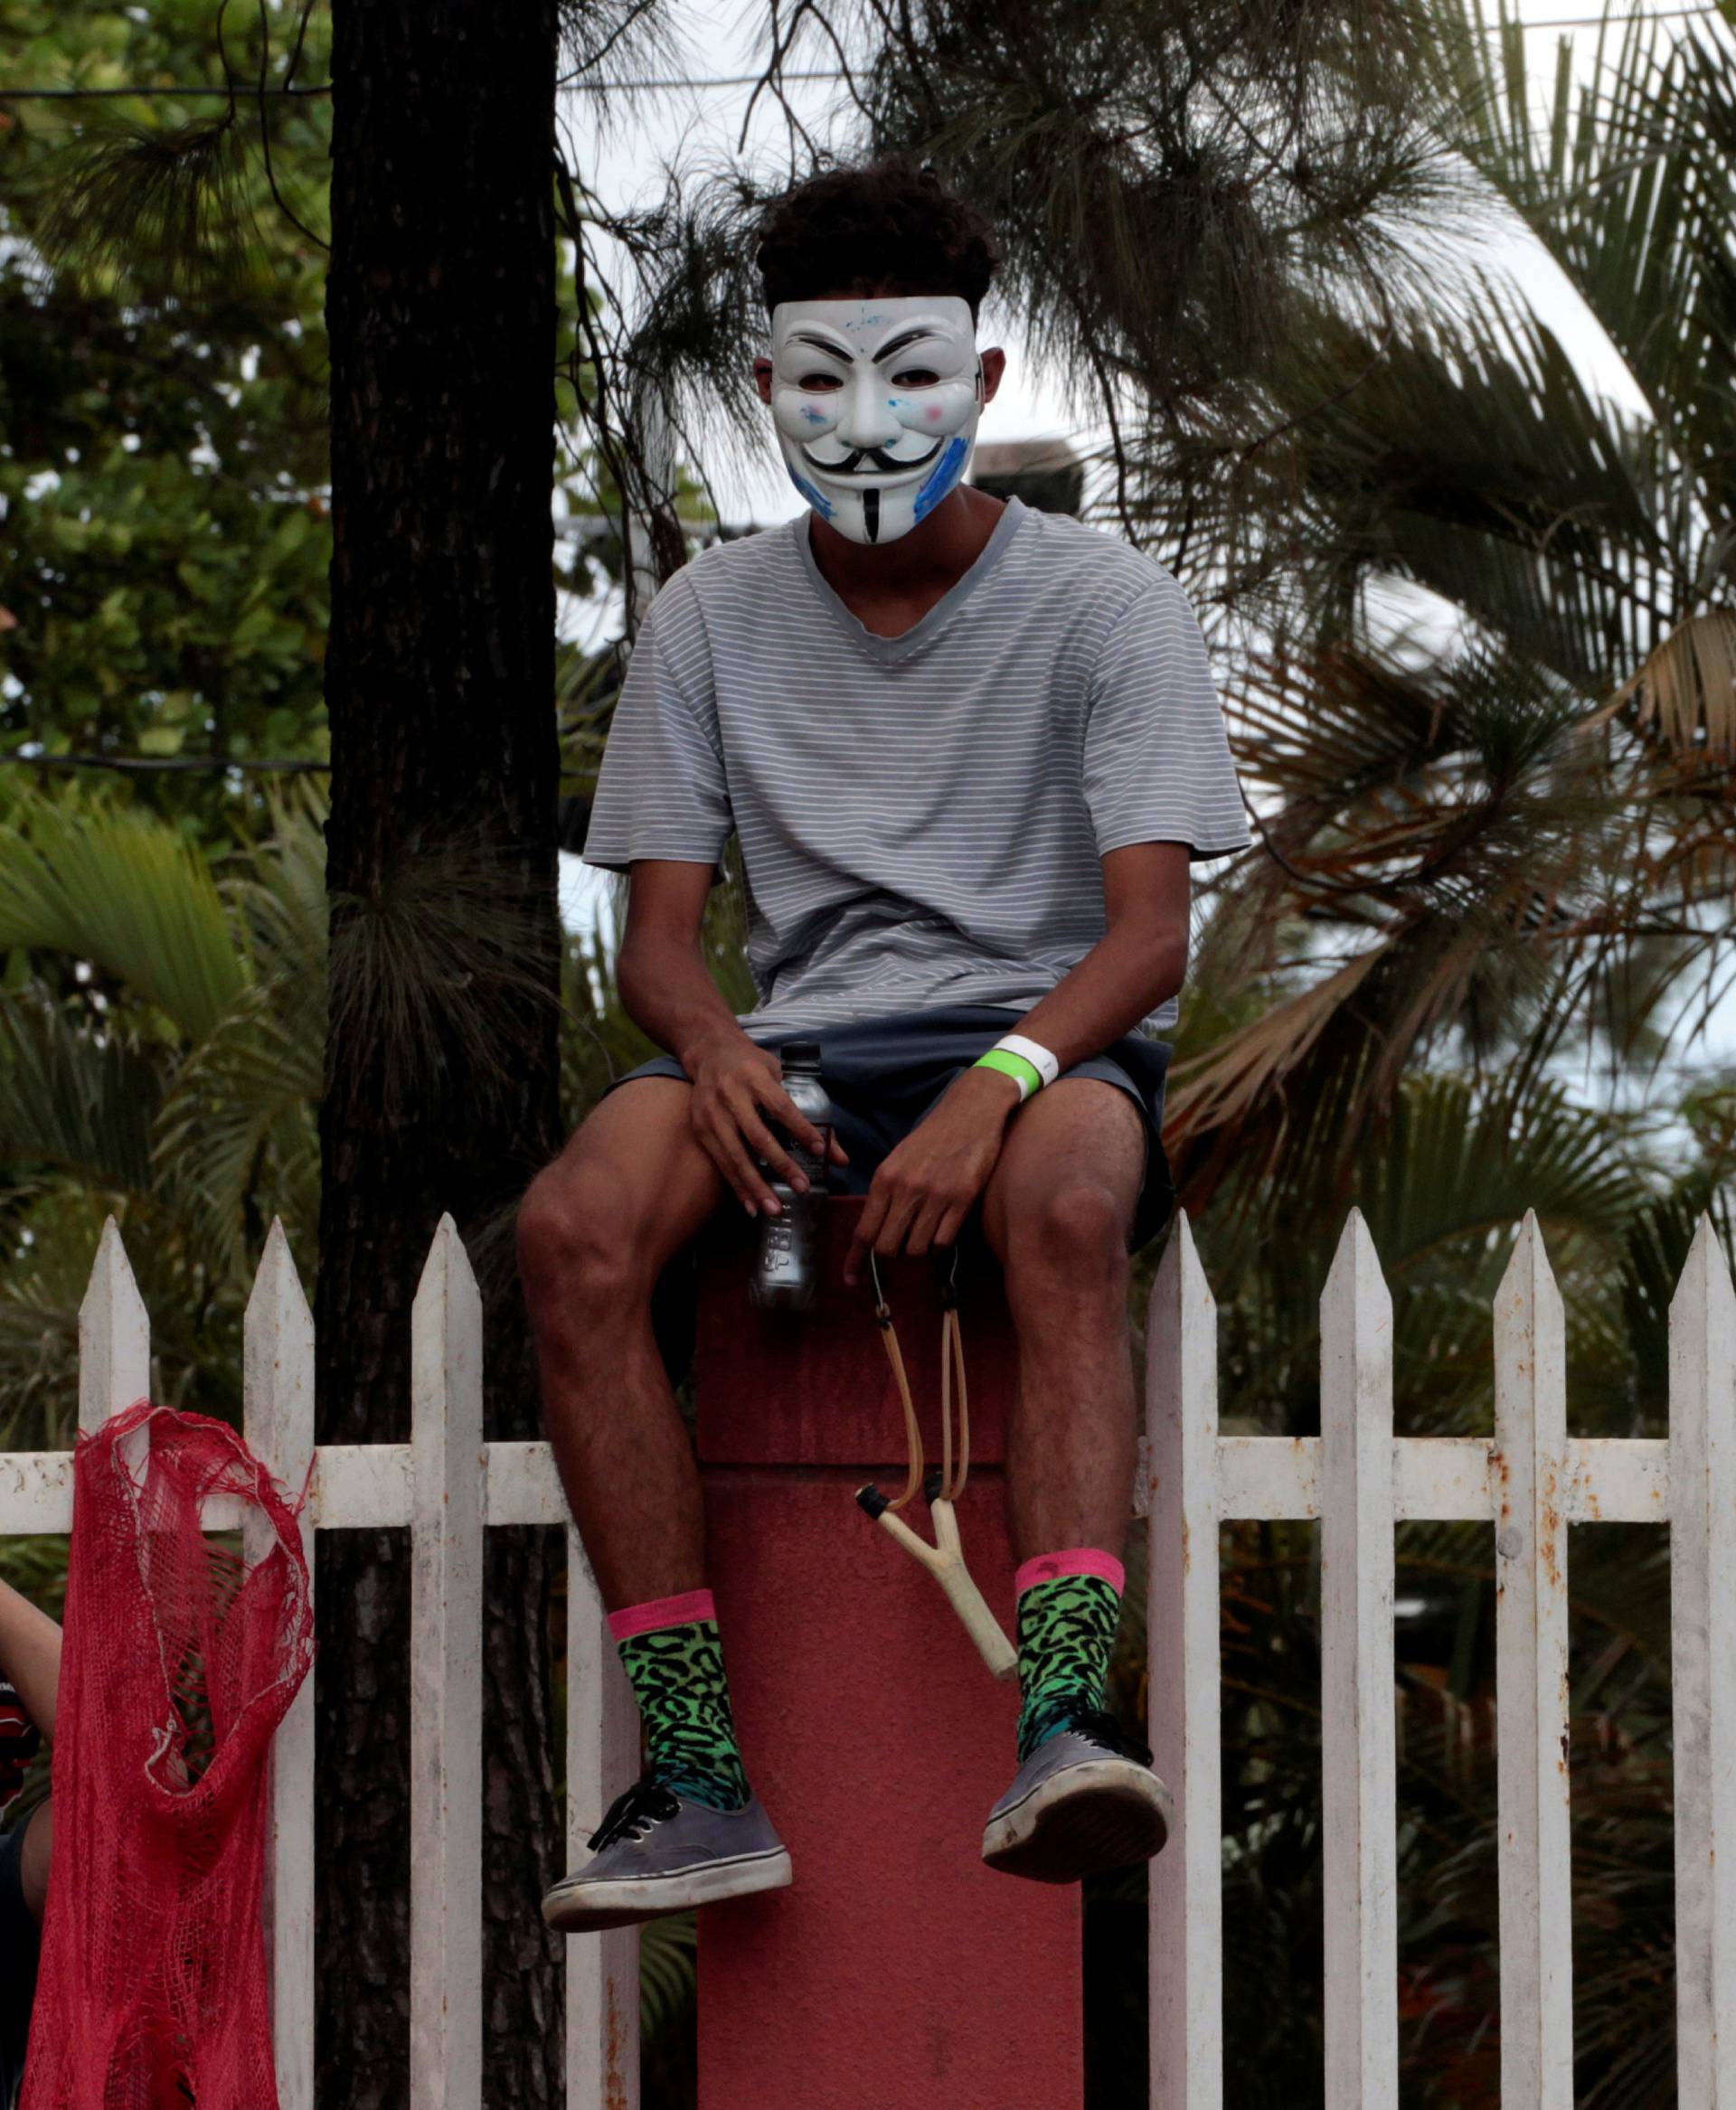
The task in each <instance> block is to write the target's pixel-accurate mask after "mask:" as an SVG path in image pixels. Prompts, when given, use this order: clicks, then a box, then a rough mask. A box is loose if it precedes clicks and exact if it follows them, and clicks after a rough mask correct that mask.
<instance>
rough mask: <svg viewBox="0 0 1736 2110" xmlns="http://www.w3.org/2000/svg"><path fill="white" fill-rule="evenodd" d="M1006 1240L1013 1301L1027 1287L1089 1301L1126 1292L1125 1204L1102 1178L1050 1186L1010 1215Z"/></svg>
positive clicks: (1044, 1293)
mask: <svg viewBox="0 0 1736 2110" xmlns="http://www.w3.org/2000/svg"><path fill="white" fill-rule="evenodd" d="M1005 1242H1006V1253H1005V1266H1006V1276H1007V1287H1008V1290H1009V1292H1010V1293H1011V1294H1012V1295H1013V1297H1014V1302H1015V1304H1016V1303H1017V1302H1018V1301H1020V1296H1019V1293H1020V1291H1021V1290H1022V1289H1026V1288H1028V1289H1031V1290H1034V1291H1036V1292H1037V1293H1039V1294H1043V1295H1054V1294H1056V1293H1064V1294H1065V1295H1068V1296H1069V1297H1071V1298H1075V1299H1078V1298H1086V1299H1089V1300H1091V1301H1093V1302H1096V1301H1100V1300H1102V1299H1106V1298H1107V1299H1114V1300H1119V1299H1120V1298H1123V1297H1125V1295H1126V1294H1127V1275H1128V1262H1127V1207H1126V1203H1125V1202H1124V1201H1122V1199H1121V1198H1120V1197H1119V1196H1118V1194H1117V1193H1116V1192H1115V1191H1114V1190H1113V1189H1112V1188H1111V1187H1109V1186H1108V1185H1107V1184H1105V1183H1103V1182H1099V1181H1095V1180H1068V1181H1063V1182H1061V1183H1060V1184H1058V1185H1056V1186H1055V1187H1052V1189H1051V1190H1050V1191H1049V1192H1047V1193H1046V1194H1044V1195H1042V1196H1040V1197H1038V1198H1037V1199H1036V1200H1034V1201H1032V1202H1031V1203H1030V1204H1029V1206H1027V1207H1026V1208H1025V1209H1024V1210H1019V1211H1018V1212H1016V1213H1015V1214H1014V1215H1012V1216H1010V1217H1009V1219H1008V1221H1007V1226H1006V1238H1005Z"/></svg>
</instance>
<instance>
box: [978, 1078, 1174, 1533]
mask: <svg viewBox="0 0 1736 2110" xmlns="http://www.w3.org/2000/svg"><path fill="white" fill-rule="evenodd" d="M1145 1163H1146V1141H1145V1126H1144V1123H1143V1122H1142V1121H1141V1119H1140V1116H1139V1111H1138V1108H1137V1107H1135V1106H1134V1104H1133V1102H1132V1101H1131V1100H1130V1099H1129V1098H1128V1097H1127V1094H1126V1093H1125V1092H1123V1091H1120V1090H1118V1088H1116V1087H1115V1086H1114V1085H1110V1084H1104V1083H1102V1082H1100V1081H1099V1079H1095V1078H1072V1079H1068V1080H1067V1081H1066V1082H1065V1083H1061V1084H1056V1085H1052V1086H1051V1087H1050V1088H1048V1090H1046V1091H1043V1092H1041V1093H1039V1094H1038V1096H1037V1097H1035V1098H1033V1100H1032V1101H1031V1102H1030V1103H1029V1105H1027V1106H1025V1107H1021V1108H1020V1110H1019V1112H1018V1113H1017V1114H1016V1115H1015V1116H1014V1120H1013V1125H1012V1127H1011V1129H1010V1130H1009V1132H1008V1135H1007V1140H1006V1146H1005V1150H1004V1151H1003V1152H1002V1154H1001V1159H1000V1163H998V1164H997V1165H996V1166H995V1172H994V1174H993V1176H992V1177H991V1179H990V1181H989V1183H988V1187H987V1189H986V1192H985V1195H984V1198H983V1228H984V1229H985V1231H986V1234H987V1237H988V1241H989V1244H990V1245H991V1246H992V1247H993V1248H994V1249H995V1252H996V1254H998V1256H999V1257H1000V1260H1001V1264H1002V1266H1003V1267H1004V1268H1005V1272H1006V1294H1007V1301H1008V1303H1009V1304H1010V1305H1011V1306H1012V1311H1013V1323H1014V1330H1015V1332H1016V1333H1017V1335H1018V1348H1019V1390H1018V1397H1017V1399H1016V1400H1015V1401H1014V1411H1013V1418H1012V1424H1011V1427H1010V1428H1009V1429H1008V1432H1007V1471H1006V1488H1007V1515H1008V1524H1009V1529H1010V1531H1011V1532H1012V1538H1013V1548H1014V1553H1015V1554H1016V1555H1017V1557H1018V1558H1019V1559H1021V1560H1028V1559H1032V1558H1033V1556H1034V1555H1036V1554H1039V1553H1053V1552H1057V1551H1060V1550H1061V1549H1063V1548H1067V1547H1073V1546H1097V1547H1101V1548H1103V1549H1105V1550H1107V1551H1109V1552H1110V1553H1118V1551H1119V1550H1120V1547H1121V1542H1122V1540H1123V1539H1124V1537H1125V1536H1126V1533H1127V1519H1128V1516H1129V1515H1130V1514H1131V1512H1132V1506H1133V1475H1134V1460H1135V1427H1136V1425H1135V1408H1134V1388H1133V1357H1132V1346H1131V1342H1130V1339H1129V1335H1128V1331H1127V1273H1128V1262H1127V1232H1128V1229H1129V1228H1130V1226H1131V1224H1132V1221H1133V1212H1134V1208H1135V1205H1136V1203H1137V1201H1138V1197H1139V1187H1140V1183H1141V1182H1142V1180H1143V1178H1144V1176H1145Z"/></svg>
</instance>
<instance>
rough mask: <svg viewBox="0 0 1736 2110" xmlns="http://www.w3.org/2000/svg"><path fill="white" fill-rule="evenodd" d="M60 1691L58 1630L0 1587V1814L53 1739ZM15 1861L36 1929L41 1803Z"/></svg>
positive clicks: (49, 1836) (49, 1825)
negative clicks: (45, 1743) (38, 1753)
mask: <svg viewBox="0 0 1736 2110" xmlns="http://www.w3.org/2000/svg"><path fill="white" fill-rule="evenodd" d="M60 1686H61V1629H60V1627H59V1625H57V1623H56V1622H55V1621H54V1620H52V1619H51V1618H50V1617H49V1615H48V1614H47V1613H46V1612H44V1611H42V1609H41V1607H40V1606H36V1605H33V1604H32V1603H31V1601H30V1599H29V1598H28V1597H22V1596H21V1595H20V1594H19V1593H18V1591H16V1590H15V1589H14V1588H13V1587H12V1585H11V1584H10V1583H7V1582H0V1808H4V1807H5V1804H7V1803H9V1802H11V1801H12V1800H13V1799H14V1796H15V1795H16V1794H18V1791H19V1789H20V1788H21V1787H22V1786H23V1785H24V1768H25V1766H28V1764H29V1763H30V1760H31V1759H32V1758H33V1757H34V1756H35V1754H36V1751H37V1750H38V1749H39V1747H40V1746H41V1742H42V1738H44V1737H47V1738H51V1739H52V1737H53V1734H54V1717H55V1709H56V1704H57V1701H58V1699H59V1695H60ZM25 1822H26V1823H27V1824H28V1826H29V1829H28V1831H27V1832H25V1833H24V1848H23V1851H22V1854H21V1856H20V1861H19V1880H20V1883H21V1885H22V1887H23V1889H24V1903H25V1904H26V1905H27V1906H28V1907H29V1908H30V1912H31V1916H32V1917H33V1918H34V1919H35V1920H36V1921H37V1922H38V1924H40V1923H41V1920H42V1907H43V1906H44V1905H45V1904H46V1902H47V1898H48V1870H49V1863H50V1860H51V1857H52V1851H53V1842H54V1812H53V1808H52V1804H47V1803H44V1804H42V1807H41V1808H40V1809H37V1810H35V1811H33V1812H32V1813H31V1814H30V1816H29V1817H28V1818H27V1819H26V1820H25Z"/></svg>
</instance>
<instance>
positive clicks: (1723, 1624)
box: [1142, 1210, 1736, 2110]
mask: <svg viewBox="0 0 1736 2110" xmlns="http://www.w3.org/2000/svg"><path fill="white" fill-rule="evenodd" d="M1494 1349H1495V1401H1496V1405H1495V1433H1494V1436H1493V1437H1492V1438H1490V1437H1484V1436H1394V1435H1393V1432H1392V1305H1391V1301H1390V1299H1389V1297H1388V1295H1387V1291H1386V1287H1385V1284H1384V1283H1383V1281H1382V1276H1381V1271H1380V1266H1379V1262H1378V1260H1377V1258H1376V1256H1375V1253H1374V1249H1373V1243H1372V1241H1371V1240H1370V1239H1369V1236H1368V1231H1367V1228H1366V1226H1365V1225H1364V1224H1363V1220H1362V1219H1361V1217H1360V1215H1358V1214H1357V1213H1356V1212H1355V1211H1354V1210H1353V1211H1352V1212H1351V1216H1350V1220H1349V1221H1348V1222H1347V1223H1346V1225H1345V1227H1344V1237H1343V1239H1342V1240H1341V1241H1340V1244H1339V1248H1338V1252H1337V1255H1336V1257H1335V1260H1334V1263H1333V1267H1332V1271H1331V1274H1330V1276H1328V1279H1327V1283H1326V1294H1325V1295H1324V1297H1323V1298H1322V1301H1321V1314H1320V1399H1321V1434H1320V1435H1319V1436H1300V1437H1286V1436H1222V1435H1220V1434H1219V1433H1218V1427H1217V1404H1216V1379H1215V1369H1214V1361H1215V1354H1216V1342H1215V1320H1214V1314H1213V1307H1212V1297H1211V1292H1210V1290H1209V1289H1208V1288H1207V1286H1206V1284H1205V1281H1204V1277H1203V1274H1202V1272H1201V1269H1200V1264H1199V1258H1198V1256H1197V1254H1196V1253H1195V1251H1194V1242H1193V1239H1192V1237H1191V1235H1190V1233H1189V1231H1188V1228H1187V1224H1186V1221H1185V1220H1184V1219H1182V1220H1178V1221H1177V1224H1176V1227H1175V1232H1174V1234H1173V1235H1172V1237H1171V1239H1170V1241H1169V1246H1168V1248H1167V1250H1166V1251H1165V1255H1164V1259H1163V1263H1162V1265H1161V1266H1160V1267H1159V1268H1158V1271H1157V1278H1156V1283H1155V1284H1154V1286H1153V1289H1152V1295H1151V1304H1150V1310H1149V1314H1148V1322H1147V1328H1146V1442H1145V1446H1144V1456H1145V1460H1146V1475H1147V1481H1148V1484H1147V1486H1146V1488H1145V1489H1144V1490H1143V1491H1142V1492H1143V1493H1144V1496H1145V1502H1144V1506H1145V1510H1146V1516H1147V1518H1148V1520H1149V1522H1148V1529H1149V1531H1150V1534H1151V1537H1150V1574H1151V1596H1150V1604H1149V1610H1148V1616H1149V1642H1148V1653H1149V1658H1150V1665H1151V1691H1152V1695H1153V1701H1152V1732H1151V1733H1152V1738H1153V1744H1154V1748H1155V1751H1156V1761H1157V1766H1158V1770H1159V1771H1160V1772H1162V1773H1163V1774H1164V1775H1165V1778H1166V1779H1167V1780H1168V1781H1169V1782H1170V1785H1171V1786H1172V1788H1174V1790H1175V1796H1176V1804H1177V1825H1178V1832H1179V1837H1178V1838H1176V1839H1174V1840H1172V1841H1171V1842H1170V1843H1169V1845H1168V1846H1167V1847H1166V1848H1165V1851H1164V1852H1163V1853H1162V1854H1161V1855H1160V1856H1159V1858H1158V1860H1156V1863H1154V1865H1153V1869H1152V1880H1151V1906H1150V1911H1151V1944H1150V1946H1151V1964H1150V1970H1151V2097H1150V2100H1151V2104H1152V2110H1220V2105H1222V2100H1223V2033H1222V1963H1221V1957H1220V1937H1221V1928H1222V1918H1221V1907H1220V1899H1219V1888H1218V1887H1219V1883H1220V1880H1221V1861H1220V1853H1221V1842H1220V1837H1219V1816H1220V1810H1219V1784H1218V1762H1219V1727H1218V1719H1219V1718H1218V1707H1219V1700H1218V1663H1219V1644H1218V1594H1217V1593H1218V1561H1217V1558H1216V1554H1217V1530H1218V1525H1219V1524H1220V1523H1221V1522H1222V1523H1231V1522H1234V1521H1238V1520H1241V1519H1249V1518H1266V1519H1273V1518H1295V1519H1297V1520H1301V1521H1307V1520H1313V1521H1317V1523H1318V1525H1319V1528H1320V1559H1321V1610H1320V1622H1321V1683H1322V1691H1321V1709H1322V1734H1321V1771H1322V1781H1321V1791H1322V1804H1323V1810H1324V1815H1325V1874H1326V1900H1325V1918H1326V1926H1325V1929H1324V1936H1325V1945H1326V2014H1325V2021H1326V2075H1325V2077H1324V2079H1325V2100H1326V2101H1327V2102H1328V2103H1330V2104H1331V2105H1333V2110H1395V2106H1396V2105H1397V2103H1398V2100H1399V2090H1398V2049H1399V2047H1398V2010H1397V1990H1398V1930H1397V1895H1396V1891H1397V1878H1396V1860H1397V1851H1396V1849H1397V1842H1396V1829H1397V1792H1396V1756H1397V1754H1396V1744H1395V1715H1396V1710H1395V1708H1394V1704H1393V1702H1394V1689H1393V1668H1394V1658H1393V1627H1392V1574H1393V1539H1392V1532H1393V1527H1394V1525H1395V1524H1398V1523H1401V1522H1405V1521H1411V1520H1413V1519H1432V1520H1458V1521H1487V1522H1489V1523H1490V1524H1491V1525H1492V1526H1493V1528H1494V1532H1495V1563H1496V1583H1497V1590H1498V1598H1497V1615H1496V1666H1495V1668H1496V1685H1497V1689H1498V1690H1497V1698H1496V1703H1495V1740H1496V1753H1497V1755H1496V1765H1497V1793H1498V1796H1499V1823H1500V1840H1499V1846H1498V1857H1497V1866H1498V1873H1499V1882H1500V1942H1501V2021H1502V2100H1503V2102H1504V2103H1505V2104H1507V2105H1511V2106H1512V2110H1569V2106H1570V2105H1571V2103H1572V2100H1573V2092H1572V2085H1573V2064H1572V1982H1571V1955H1572V1942H1571V1858H1570V1845H1569V1834H1568V1747H1567V1732H1568V1694H1567V1634H1568V1628H1567V1604H1568V1600H1567V1559H1568V1528H1569V1526H1570V1525H1571V1524H1574V1523H1597V1522H1611V1523H1618V1522H1646V1523H1665V1522H1667V1523H1669V1524H1670V1525H1671V1527H1672V1530H1671V1558H1672V1597H1671V1619H1672V1627H1673V1633H1674V1677H1675V1695H1674V1708H1675V1858H1676V1955H1677V1958H1678V1973H1677V2031H1676V2034H1677V2047H1678V2049H1677V2058H1678V2072H1679V2095H1680V2099H1681V2101H1682V2102H1683V2103H1684V2105H1685V2104H1693V2105H1694V2106H1695V2110H1736V1691H1732V1689H1731V1688H1732V1682H1733V1681H1732V1680H1731V1676H1730V1670H1729V1666H1730V1663H1731V1654H1732V1649H1733V1648H1736V1295H1733V1294H1732V1290H1731V1277H1730V1271H1729V1268H1728V1266H1727V1265H1726V1262H1725V1259H1724V1256H1723V1254H1722V1251H1721V1249H1720V1248H1719V1245H1718V1242H1717V1239H1716V1238H1715V1237H1714V1236H1713V1234H1712V1227H1711V1224H1710V1223H1709V1222H1706V1223H1703V1224H1702V1225H1701V1227H1700V1230H1699V1233H1698V1235H1697V1236H1696V1238H1695V1239H1694V1248H1693V1250H1692V1252H1691V1253H1690V1255H1689V1258H1688V1261H1687V1265H1686V1267H1684V1270H1683V1275H1682V1280H1681V1284H1680V1286H1679V1288H1678V1290H1677V1292H1676V1296H1675V1304H1674V1305H1673V1306H1672V1307H1671V1313H1670V1435H1669V1438H1668V1440H1667V1441H1664V1440H1658V1439H1651V1438H1646V1439H1623V1438H1611V1437H1574V1436H1570V1435H1569V1434H1568V1433H1567V1373H1566V1368H1565V1353H1564V1342H1563V1326H1562V1316H1561V1296H1560V1294H1559V1292H1558V1291H1557V1289H1556V1286H1555V1282H1554V1278H1553V1276H1552V1274H1551V1272H1550V1267H1549V1260H1548V1257H1547V1255H1546V1253H1545V1252H1544V1249H1543V1236H1542V1233H1541V1231H1540V1229H1539V1228H1538V1224H1537V1221H1536V1219H1535V1217H1534V1216H1533V1215H1529V1214H1528V1215H1527V1216H1526V1218H1525V1220H1524V1225H1523V1226H1522V1228H1521V1230H1520V1234H1519V1237H1518V1239H1517V1240H1516V1242H1515V1245H1514V1254H1513V1258H1512V1261H1511V1263H1510V1265H1509V1267H1508V1268H1507V1271H1506V1275H1505V1278H1504V1280H1503V1282H1502V1285H1501V1288H1500V1291H1499V1294H1498V1295H1497V1298H1496V1303H1495V1314H1494ZM1721 1673H1722V1674H1721ZM1443 1719H1444V1718H1443ZM1466 1719H1467V1723H1468V1717H1467V1718H1466ZM1721 1845H1722V1848H1723V1853H1722V1858H1721V1856H1720V1853H1719V1848H1720V1846H1721Z"/></svg>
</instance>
